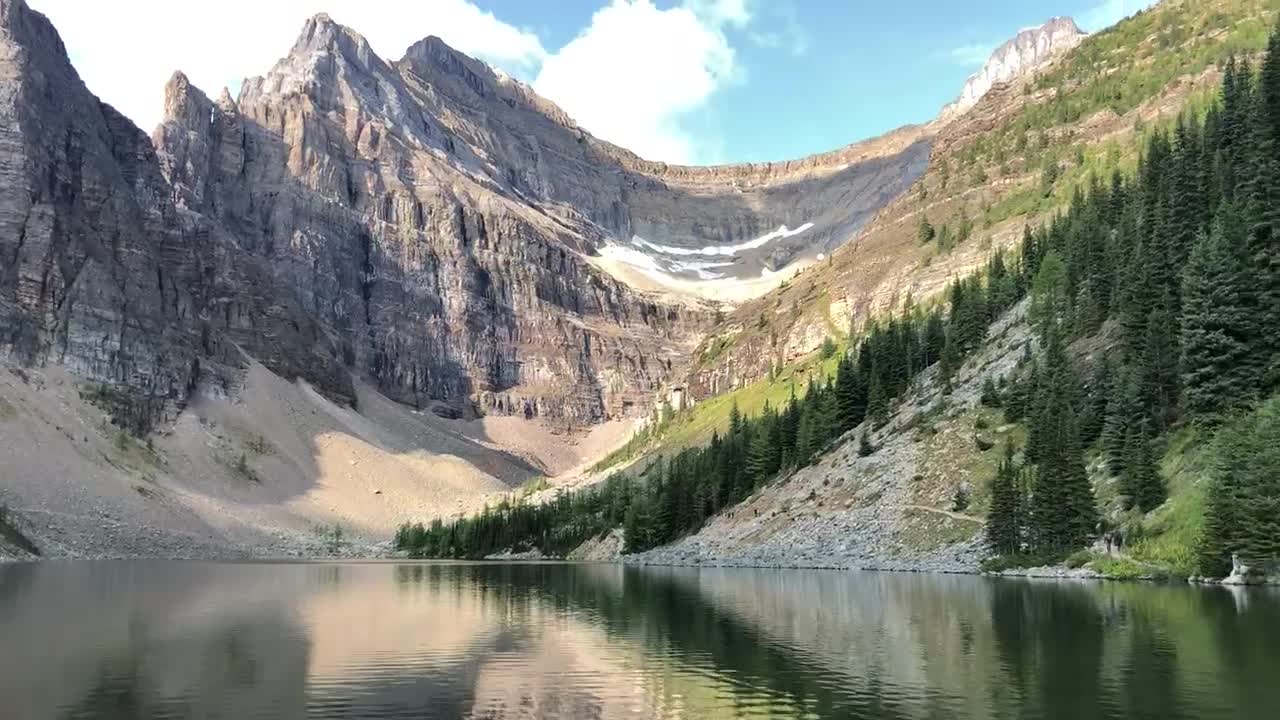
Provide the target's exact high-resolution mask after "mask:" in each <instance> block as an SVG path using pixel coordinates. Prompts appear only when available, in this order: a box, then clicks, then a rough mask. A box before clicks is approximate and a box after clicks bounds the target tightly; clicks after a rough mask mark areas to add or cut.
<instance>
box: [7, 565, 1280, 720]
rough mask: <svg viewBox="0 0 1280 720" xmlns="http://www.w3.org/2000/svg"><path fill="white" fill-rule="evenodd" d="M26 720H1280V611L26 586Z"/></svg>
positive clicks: (1139, 589)
mask: <svg viewBox="0 0 1280 720" xmlns="http://www.w3.org/2000/svg"><path fill="white" fill-rule="evenodd" d="M0 717H4V718H6V719H9V718H14V719H23V720H25V719H26V718H187V717H198V718H234V719H239V718H303V717H308V718H312V717H314V718H602V719H609V718H709V719H715V718H887V719H892V718H987V717H1004V718H1095V717H1096V718H1162V719H1163V718H1268V719H1274V718H1276V717H1280V593H1277V592H1276V591H1274V590H1262V589H1252V590H1241V589H1237V590H1228V589H1225V588H1192V587H1186V586H1180V585H1179V586H1161V585H1149V584H1126V583H1086V582H1076V581H1031V580H1018V579H992V578H982V577H969V576H945V575H915V574H895V573H848V572H828V571H799V570H796V571H792V570H731V569H702V570H697V569H668V568H634V567H621V566H617V565H561V564H444V563H438V564H437V563H403V564H402V563H348V564H338V563H334V564H326V563H314V564H271V563H262V564H249V563H245V564H234V563H202V562H165V561H129V562H124V561H118V562H46V563H34V564H13V565H0Z"/></svg>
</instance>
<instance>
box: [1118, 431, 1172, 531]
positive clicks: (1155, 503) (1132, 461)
mask: <svg viewBox="0 0 1280 720" xmlns="http://www.w3.org/2000/svg"><path fill="white" fill-rule="evenodd" d="M1146 427H1147V426H1146V425H1145V424H1143V425H1141V426H1139V427H1131V428H1129V429H1128V431H1127V432H1126V435H1125V443H1124V454H1125V463H1124V473H1123V474H1122V475H1121V476H1120V491H1121V493H1123V494H1124V495H1125V497H1126V498H1127V502H1128V505H1129V507H1136V508H1137V509H1138V510H1140V511H1141V512H1150V511H1152V510H1154V509H1156V508H1157V507H1159V506H1160V504H1161V503H1163V502H1164V500H1165V497H1167V495H1168V491H1167V490H1166V488H1165V482H1164V478H1162V477H1160V471H1159V470H1158V469H1157V468H1156V463H1155V458H1154V457H1153V455H1152V452H1151V441H1150V440H1149V439H1148V437H1147V433H1146Z"/></svg>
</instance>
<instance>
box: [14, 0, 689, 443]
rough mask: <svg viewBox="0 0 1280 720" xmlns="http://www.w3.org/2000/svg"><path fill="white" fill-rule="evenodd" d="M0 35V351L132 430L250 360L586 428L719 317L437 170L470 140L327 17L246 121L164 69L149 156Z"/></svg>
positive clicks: (74, 81) (446, 168)
mask: <svg viewBox="0 0 1280 720" xmlns="http://www.w3.org/2000/svg"><path fill="white" fill-rule="evenodd" d="M0 19H2V22H0V28H2V31H0V32H2V35H0V42H2V48H0V75H2V78H3V79H2V81H0V84H2V85H3V90H2V91H0V138H3V140H2V141H0V183H2V184H3V187H4V192H3V194H2V195H0V198H2V199H0V258H3V263H2V264H0V355H2V356H5V357H9V358H11V359H13V360H16V361H18V362H19V363H23V364H45V363H60V364H63V365H66V366H67V367H69V368H70V369H72V370H73V371H75V372H76V373H77V374H79V375H81V376H82V377H84V378H85V379H87V380H89V381H91V382H93V383H95V384H99V385H100V387H99V388H98V390H97V392H98V394H99V395H100V396H101V397H100V398H99V399H100V400H102V401H103V402H105V403H108V404H110V405H112V406H113V407H114V409H115V411H116V415H117V417H118V418H119V419H120V420H121V421H122V422H126V423H127V424H129V425H131V426H134V427H136V428H139V429H142V428H145V427H148V426H149V425H150V424H152V423H153V422H154V421H156V420H158V419H162V418H164V417H165V416H167V415H169V414H171V411H172V410H173V409H175V408H178V407H181V406H182V404H183V403H184V402H185V400H186V398H187V397H188V395H189V394H190V393H191V392H192V391H193V390H194V389H195V388H196V386H197V385H198V384H200V383H209V384H212V385H217V386H221V387H222V388H224V389H225V388H230V387H231V386H232V385H233V384H234V382H235V369H236V367H238V366H239V365H240V364H241V363H243V361H244V357H245V356H246V355H247V356H249V357H252V358H255V359H258V360H260V361H261V362H263V363H264V364H265V365H266V366H267V367H269V368H270V369H272V370H273V371H275V372H277V373H279V374H281V375H283V376H285V377H290V378H292V377H300V378H303V379H306V380H308V381H310V382H311V383H313V384H315V385H316V386H317V387H318V388H319V389H321V390H322V391H323V392H324V393H325V394H326V395H328V396H330V397H332V398H335V399H339V400H343V401H347V402H352V401H354V397H355V395H354V392H353V390H352V380H351V377H352V373H356V374H360V375H367V376H368V377H370V378H371V379H372V380H373V381H374V382H375V383H376V385H377V387H378V388H379V389H381V390H382V391H383V392H384V393H385V394H387V395H388V396H390V397H392V398H394V399H396V400H399V401H402V402H406V403H409V404H412V405H417V406H420V407H426V406H430V405H435V406H438V405H439V404H440V403H443V404H444V405H446V406H452V409H445V408H438V409H440V410H441V411H442V412H444V413H447V414H453V413H454V412H460V413H465V412H467V411H468V410H469V408H470V407H471V405H472V403H473V402H475V403H478V404H479V405H481V406H484V407H487V408H490V409H492V410H495V411H498V412H510V413H519V414H524V415H527V416H534V415H545V416H550V417H553V418H563V419H564V420H566V421H568V422H571V423H589V422H594V421H597V420H600V419H602V418H604V417H606V416H609V415H614V414H620V413H623V412H624V411H626V410H627V409H628V408H629V407H632V406H640V405H643V404H645V403H646V402H648V401H649V399H650V398H651V397H652V394H653V391H654V390H655V389H656V388H657V386H658V385H659V384H660V382H661V381H662V380H663V379H664V378H665V377H666V376H667V375H668V374H669V373H670V372H671V371H672V368H673V366H675V365H676V364H677V363H678V362H679V360H680V358H682V357H684V356H686V355H687V349H686V345H687V342H686V337H688V336H689V335H690V333H692V332H693V331H694V330H695V328H696V327H697V326H698V324H699V323H700V322H701V321H702V320H703V319H704V318H705V317H706V316H707V314H706V312H705V311H703V310H699V309H698V308H696V307H688V306H685V305H681V304H672V303H667V302H663V301H660V300H656V299H654V298H651V297H647V296H644V295H642V294H639V293H637V292H635V291H632V290H631V289H629V288H628V287H626V286H625V285H623V284H621V283H620V282H618V281H616V280H614V279H612V278H610V277H609V276H607V275H605V274H603V273H601V272H599V271H597V270H595V269H594V268H592V267H591V266H590V264H589V263H588V261H587V260H586V259H585V257H584V253H589V252H590V241H589V240H588V238H591V237H592V236H593V231H592V229H591V228H590V226H589V225H587V224H585V223H583V222H582V221H579V220H573V219H569V220H565V219H557V218H553V217H551V216H549V215H548V214H547V213H545V212H544V211H541V210H540V209H539V208H537V207H534V206H532V205H531V204H529V203H521V202H519V200H518V199H514V198H512V197H511V196H510V195H508V194H505V193H500V192H496V191H495V189H494V183H493V181H492V180H490V179H488V178H486V177H484V176H482V175H472V174H469V173H468V172H467V171H466V170H467V168H466V167H464V166H461V165H459V164H455V163H450V162H446V161H444V160H442V159H441V158H442V157H443V156H444V155H445V154H446V151H445V150H444V148H447V147H448V146H450V145H456V141H454V140H453V139H452V138H451V137H450V136H449V135H448V134H446V133H445V132H444V131H443V130H442V129H441V128H440V127H438V126H432V125H431V124H430V120H429V115H428V116H424V115H423V114H422V113H421V112H418V111H416V108H414V110H415V111H411V110H410V108H413V105H412V104H411V102H410V98H409V96H408V89H407V86H406V83H405V80H404V79H403V78H401V76H400V75H399V74H398V73H397V72H396V71H394V70H393V69H392V68H391V67H390V66H389V65H387V64H385V63H383V62H382V61H381V60H379V59H378V58H377V57H376V56H374V55H373V54H372V53H371V52H370V51H369V49H368V45H367V43H364V41H363V39H361V38H359V37H358V36H356V35H354V34H353V33H350V32H349V31H346V30H345V29H343V28H340V27H338V26H336V25H334V24H333V23H331V22H329V21H327V19H325V18H317V19H316V20H313V21H312V22H310V23H308V25H307V27H306V29H305V30H304V33H303V36H302V38H300V40H299V43H298V46H297V47H295V48H294V51H293V53H291V54H290V56H289V57H288V58H287V59H286V60H284V61H282V62H281V64H280V66H278V67H277V68H276V70H275V71H273V73H272V74H271V75H269V76H267V77H266V78H263V79H260V80H256V81H253V82H250V83H248V84H247V85H246V88H245V91H244V93H243V97H242V99H241V102H240V103H236V102H233V101H231V99H230V98H228V97H223V98H221V99H220V100H219V101H218V102H216V103H215V102H212V101H210V100H209V99H208V98H207V97H205V96H204V95H203V94H202V93H200V92H199V91H198V90H196V89H195V88H193V87H191V86H190V84H189V83H188V82H187V81H186V79H185V78H184V77H183V76H181V75H175V77H174V78H173V80H172V81H171V82H170V84H169V86H168V88H167V98H166V118H165V121H164V123H163V124H162V126H161V127H160V128H158V129H157V131H156V134H155V138H154V145H153V142H152V141H149V140H148V138H147V137H146V136H145V135H143V134H142V133H141V132H140V131H139V130H138V129H137V128H136V127H134V126H133V125H132V124H130V123H129V122H128V121H127V120H126V119H124V118H123V117H121V116H120V115H119V114H118V113H116V112H115V111H114V110H112V109H111V108H110V107H108V106H106V105H104V104H102V103H100V102H98V100H97V99H96V98H94V97H93V95H92V94H90V93H89V91H88V90H87V89H85V87H84V86H83V84H82V83H81V82H80V80H79V78H78V77H77V75H76V74H75V72H74V70H73V69H72V68H71V66H70V64H69V63H68V61H67V58H66V53H65V50H64V48H63V47H62V44H61V42H60V40H59V39H58V37H57V34H56V32H55V31H54V29H53V28H52V26H51V25H50V24H49V23H48V22H47V20H46V19H45V18H44V17H43V16H41V15H39V14H38V13H34V12H32V11H30V10H29V9H28V8H27V7H26V6H25V4H24V3H23V2H21V0H4V2H3V3H0ZM594 232H595V233H597V234H598V231H594Z"/></svg>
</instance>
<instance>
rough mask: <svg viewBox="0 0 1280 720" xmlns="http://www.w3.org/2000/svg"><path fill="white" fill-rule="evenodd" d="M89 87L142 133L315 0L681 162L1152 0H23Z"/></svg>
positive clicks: (892, 111) (885, 100)
mask: <svg viewBox="0 0 1280 720" xmlns="http://www.w3.org/2000/svg"><path fill="white" fill-rule="evenodd" d="M28 3H29V4H30V5H31V6H32V7H34V8H35V9H37V10H39V11H41V12H43V13H45V14H46V15H48V16H49V17H50V19H52V20H53V23H54V25H55V26H57V28H58V30H59V32H60V33H61V35H62V39H63V42H64V44H65V45H66V46H67V48H68V53H69V54H70V56H71V61H72V63H73V64H74V65H75V67H76V69H77V71H78V72H79V73H80V75H81V77H82V78H83V79H84V81H85V83H86V84H87V85H88V86H89V89H90V90H92V91H93V92H95V93H97V94H98V96H99V97H101V98H102V99H103V100H105V101H107V102H109V103H111V104H112V105H114V106H115V107H116V108H118V109H119V110H121V111H122V112H123V113H124V114H126V115H128V116H129V117H130V118H132V119H133V120H134V121H135V122H136V123H137V124H138V125H139V126H141V127H142V128H144V129H146V130H148V131H150V130H151V129H152V128H153V127H155V125H156V124H157V122H158V121H159V120H160V115H161V112H162V104H163V88H164V84H165V82H166V81H167V80H168V78H169V76H170V75H172V73H173V72H174V71H175V70H182V71H183V72H185V73H186V74H187V76H188V77H190V78H191V81H192V82H193V83H195V85H196V86H197V87H199V88H201V89H202V90H204V91H205V92H206V93H208V94H209V95H210V96H216V95H217V94H218V93H220V92H221V90H222V88H223V87H228V88H230V89H231V92H232V95H235V94H236V93H237V92H238V90H239V87H240V84H241V81H242V80H243V78H245V77H252V76H255V75H262V74H264V73H266V72H267V71H268V70H269V69H270V68H271V66H272V64H273V63H274V62H275V61H276V60H277V59H279V58H280V57H282V56H283V55H284V54H285V53H287V52H288V50H289V48H290V47H291V46H292V44H293V41H294V39H295V38H296V37H297V35H298V33H299V31H300V30H301V28H302V24H303V22H304V21H305V20H306V18H308V17H310V16H311V15H314V14H316V13H318V12H327V13H329V14H330V15H331V16H332V17H333V18H334V20H336V21H337V22H340V23H342V24H344V25H346V26H348V27H351V28H353V29H354V30H356V31H357V32H359V33H361V34H362V35H364V36H365V37H366V38H367V39H368V40H369V42H370V44H371V45H372V46H373V48H374V50H375V51H376V52H377V53H378V54H379V55H381V56H382V57H384V58H387V59H389V60H394V59H397V58H399V57H401V55H402V54H403V53H404V50H405V48H407V47H408V46H409V45H411V44H412V43H414V42H415V41H417V40H419V39H421V38H423V37H425V36H427V35H437V36H439V37H441V38H443V39H444V40H445V42H447V43H449V44H450V45H452V46H453V47H455V48H457V49H458V50H461V51H463V52H465V53H467V54H469V55H472V56H474V57H478V58H480V59H482V60H484V61H486V62H488V63H489V64H491V65H493V66H494V67H496V68H498V69H500V70H502V71H504V72H506V73H507V74H509V75H512V76H514V77H517V78H519V79H521V80H523V81H525V82H527V83H529V84H530V85H532V86H533V88H534V89H535V90H537V91H538V92H539V93H540V94H542V95H543V96H545V97H548V98H550V99H551V100H553V101H555V102H556V103H557V104H559V105H560V106H561V107H562V108H563V109H564V110H565V111H567V112H568V113H569V114H570V116H572V117H573V118H574V119H575V120H577V122H578V123H579V124H580V125H582V126H583V127H584V128H586V129H587V130H588V131H590V132H592V133H593V134H595V135H597V136H598V137H601V138H604V139H606V140H610V141H612V142H615V143H617V144H619V145H622V146H624V147H627V148H629V149H631V150H633V151H634V152H636V153H637V154H639V155H641V156H643V157H646V158H649V159H653V160H663V161H667V162H674V163H686V164H714V163H725V162H758V161H766V160H786V159H792V158H797V157H801V156H803V155H807V154H811V153H815V152H822V151H825V150H831V149H833V148H836V147H839V146H842V145H845V144H848V143H850V142H854V141H857V140H861V139H865V138H868V137H873V136H875V135H879V134H881V133H884V132H887V131H889V130H892V129H893V128H895V127H899V126H901V125H904V124H908V123H915V122H925V121H928V120H929V119H931V118H932V117H933V116H934V115H935V114H936V113H937V111H938V109H939V108H940V107H941V106H942V105H943V104H945V103H947V102H949V101H950V100H952V99H954V98H955V96H956V95H958V94H959V92H960V88H961V86H962V85H963V84H964V80H965V78H966V77H968V76H969V75H970V74H971V73H973V72H975V71H976V70H978V69H979V68H981V66H982V64H983V63H984V62H985V60H986V58H987V56H988V55H989V54H990V52H991V51H992V50H993V49H994V48H995V47H996V46H998V45H999V44H1000V43H1001V42H1003V41H1004V40H1006V39H1008V38H1010V37H1012V36H1013V35H1014V34H1015V33H1017V31H1018V30H1019V29H1021V28H1024V27H1030V26H1034V25H1038V24H1040V23H1042V22H1044V21H1045V20H1047V19H1049V18H1050V17H1053V16H1057V15H1070V16H1072V17H1074V18H1075V19H1076V21H1077V22H1078V23H1079V24H1080V26H1081V27H1082V28H1084V29H1085V30H1087V31H1096V30H1099V29H1102V28H1105V27H1106V26H1108V25H1111V24H1112V23H1114V22H1116V21H1118V20H1120V19H1122V18H1123V17H1126V16H1128V15H1131V14H1133V13H1135V12H1137V11H1139V10H1141V9H1142V8H1143V7H1146V6H1148V5H1150V4H1152V0H975V1H973V2H955V1H954V0H220V1H219V2H203V1H197V0H110V1H109V2H108V1H105V0H28Z"/></svg>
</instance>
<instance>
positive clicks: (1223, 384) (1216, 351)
mask: <svg viewBox="0 0 1280 720" xmlns="http://www.w3.org/2000/svg"><path fill="white" fill-rule="evenodd" d="M1223 212H1227V213H1230V212H1232V209H1231V206H1226V207H1224V208H1223ZM1233 225H1234V223H1231V222H1229V221H1227V220H1224V219H1222V218H1220V220H1219V222H1218V223H1217V224H1215V226H1214V229H1213V232H1211V233H1210V234H1209V235H1207V236H1201V238H1200V240H1199V241H1198V242H1197V243H1196V246H1195V248H1194V249H1193V250H1192V252H1191V257H1190V259H1189V260H1188V262H1187V267H1186V271H1185V274H1184V277H1183V291H1182V296H1183V313H1182V384H1183V396H1184V398H1185V403H1186V406H1187V409H1188V410H1189V411H1190V412H1191V413H1193V414H1194V415H1196V416H1199V417H1200V418H1203V419H1208V420H1210V421H1212V420H1214V419H1217V418H1219V417H1220V416H1221V415H1222V414H1223V413H1226V412H1230V411H1232V410H1234V409H1236V408H1239V407H1241V406H1243V405H1245V404H1247V403H1248V402H1249V401H1250V400H1251V399H1252V398H1254V397H1255V395H1256V393H1257V388H1258V385H1259V383H1260V380H1261V376H1262V368H1261V367H1260V364H1259V358H1258V357H1257V356H1256V354H1255V350H1256V348H1257V346H1258V332H1259V331H1258V326H1257V322H1258V317H1257V310H1258V308H1257V296H1256V294H1255V292H1254V285H1253V278H1251V276H1250V275H1251V273H1250V272H1249V268H1248V266H1247V265H1246V264H1245V262H1244V260H1243V257H1242V255H1243V253H1242V247H1241V246H1242V239H1241V238H1240V237H1239V235H1238V234H1237V233H1236V232H1233V231H1232V230H1231V229H1230V228H1231V227H1232V226H1233Z"/></svg>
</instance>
